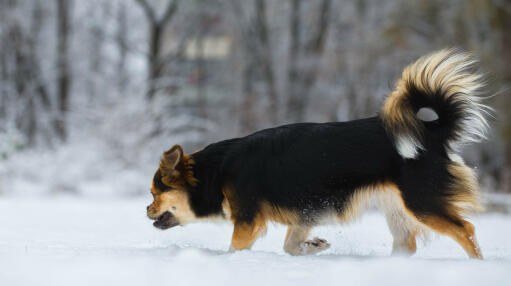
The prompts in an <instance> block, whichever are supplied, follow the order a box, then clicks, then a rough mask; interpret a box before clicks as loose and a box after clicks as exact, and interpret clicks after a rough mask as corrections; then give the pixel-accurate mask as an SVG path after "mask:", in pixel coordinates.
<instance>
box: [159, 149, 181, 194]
mask: <svg viewBox="0 0 511 286" xmlns="http://www.w3.org/2000/svg"><path fill="white" fill-rule="evenodd" d="M182 160H183V148H181V146H179V145H174V147H172V148H170V150H168V151H166V152H164V153H163V156H162V157H161V160H160V172H161V175H162V181H163V183H164V184H167V185H170V184H168V183H170V181H172V179H173V178H175V177H178V176H179V175H180V172H179V171H178V170H177V169H178V166H179V164H180V163H181V162H182ZM166 181H167V183H166Z"/></svg>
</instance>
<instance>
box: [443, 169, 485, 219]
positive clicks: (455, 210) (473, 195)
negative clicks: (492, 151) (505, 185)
mask: <svg viewBox="0 0 511 286" xmlns="http://www.w3.org/2000/svg"><path fill="white" fill-rule="evenodd" d="M448 171H449V173H450V174H451V175H452V176H453V177H454V178H455V182H454V183H453V184H451V186H449V188H450V189H451V193H453V194H455V195H453V196H452V198H451V204H452V210H451V213H452V214H453V215H465V214H469V213H472V212H480V211H482V210H483V209H484V208H483V207H482V206H481V204H480V202H479V184H478V182H477V178H476V175H475V172H474V170H472V169H471V168H469V167H467V166H465V165H463V164H460V163H456V162H453V163H451V164H449V166H448Z"/></svg>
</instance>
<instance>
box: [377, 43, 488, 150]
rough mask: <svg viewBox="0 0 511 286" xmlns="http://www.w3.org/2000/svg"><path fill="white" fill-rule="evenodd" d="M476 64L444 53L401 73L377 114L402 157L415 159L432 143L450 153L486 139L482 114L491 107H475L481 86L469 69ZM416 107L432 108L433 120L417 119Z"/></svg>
mask: <svg viewBox="0 0 511 286" xmlns="http://www.w3.org/2000/svg"><path fill="white" fill-rule="evenodd" d="M475 64H476V60H474V59H473V58H472V57H471V56H470V55H469V54H466V53H460V52H456V51H455V50H452V49H446V50H441V51H438V52H435V53H432V54H430V55H426V56H424V57H421V58H419V59H418V60H417V61H416V62H415V63H413V64H411V65H409V66H407V67H406V68H405V69H404V71H403V74H402V77H401V79H399V80H398V82H397V87H396V90H395V91H393V92H392V93H391V94H390V95H389V96H388V98H387V99H386V100H385V104H384V106H383V110H382V112H381V118H382V121H383V125H384V126H385V129H386V130H387V132H388V133H389V135H390V136H391V137H392V138H393V140H394V143H395V146H396V149H397V150H398V152H399V154H400V155H401V156H402V157H404V158H408V159H411V158H417V156H418V155H419V154H420V152H421V151H425V150H427V148H428V146H430V145H431V144H441V145H442V146H443V147H444V148H446V149H447V151H448V152H449V153H453V152H455V151H457V147H458V146H459V145H460V144H463V143H467V142H479V141H481V140H482V139H485V138H486V132H487V129H488V123H487V121H486V119H485V115H486V114H487V113H488V112H489V110H490V108H489V107H487V106H485V105H483V104H481V103H479V102H480V100H481V97H478V96H479V95H480V94H481V91H482V87H483V86H484V83H483V80H482V76H481V75H480V74H479V73H477V72H475V71H474V65H475ZM421 108H431V109H433V110H434V111H435V112H436V114H437V115H438V119H436V120H434V121H422V120H420V119H419V118H418V116H417V113H418V112H419V110H420V109H421Z"/></svg>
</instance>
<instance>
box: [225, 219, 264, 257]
mask: <svg viewBox="0 0 511 286" xmlns="http://www.w3.org/2000/svg"><path fill="white" fill-rule="evenodd" d="M265 231H266V223H264V222H253V223H245V222H242V223H237V222H235V223H234V232H233V233H232V240H231V247H230V248H229V251H235V250H243V249H250V247H252V244H254V241H255V240H256V239H257V238H258V237H259V236H260V235H261V234H263V233H264V232H265Z"/></svg>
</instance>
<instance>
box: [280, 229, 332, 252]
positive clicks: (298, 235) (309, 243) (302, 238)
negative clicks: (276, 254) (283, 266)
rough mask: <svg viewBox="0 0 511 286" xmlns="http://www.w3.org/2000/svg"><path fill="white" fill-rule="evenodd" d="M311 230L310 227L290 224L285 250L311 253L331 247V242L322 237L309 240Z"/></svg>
mask: <svg viewBox="0 0 511 286" xmlns="http://www.w3.org/2000/svg"><path fill="white" fill-rule="evenodd" d="M310 230H311V229H310V227H305V226H298V225H290V226H289V227H288V228H287V233H286V240H285V242H284V250H285V251H286V252H287V253H289V254H291V255H309V254H315V253H318V252H320V251H323V250H325V249H327V248H329V247H330V244H329V243H328V242H327V241H326V240H324V239H321V238H317V237H315V238H313V239H311V240H307V237H308V236H309V233H310Z"/></svg>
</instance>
